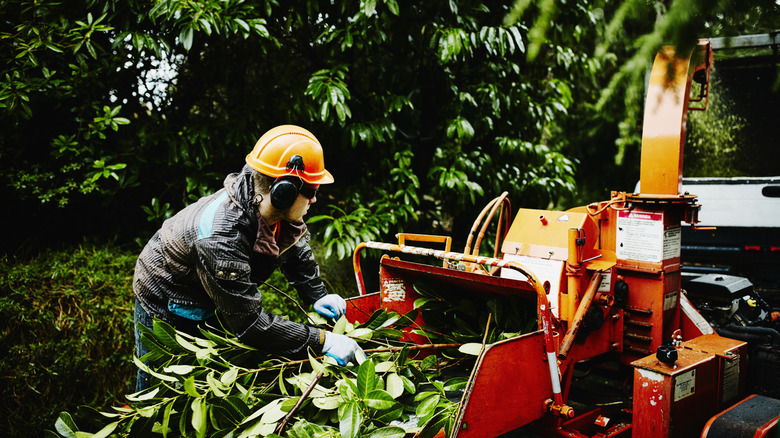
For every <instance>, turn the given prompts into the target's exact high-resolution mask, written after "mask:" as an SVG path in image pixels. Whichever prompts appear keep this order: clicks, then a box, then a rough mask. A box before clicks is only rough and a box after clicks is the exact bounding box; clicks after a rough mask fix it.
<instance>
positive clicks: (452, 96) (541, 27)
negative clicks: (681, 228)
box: [0, 0, 778, 257]
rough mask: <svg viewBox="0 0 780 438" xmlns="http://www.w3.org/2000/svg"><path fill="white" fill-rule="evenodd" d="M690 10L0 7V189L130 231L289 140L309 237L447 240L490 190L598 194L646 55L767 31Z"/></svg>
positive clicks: (367, 0)
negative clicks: (318, 168) (299, 131)
mask: <svg viewBox="0 0 780 438" xmlns="http://www.w3.org/2000/svg"><path fill="white" fill-rule="evenodd" d="M710 3H711V2H707V1H705V0H697V1H694V2H680V1H674V2H655V1H648V0H627V1H610V0H544V1H542V2H530V1H527V0H518V1H512V0H507V1H498V2H485V1H456V0H450V1H447V2H443V1H442V2H412V3H411V4H410V3H403V2H397V1H396V0H387V1H377V0H360V1H344V2H329V1H300V0H293V1H285V2H279V1H266V2H258V1H249V0H227V1H224V0H200V1H187V0H158V1H140V0H131V1H122V2H119V1H115V0H84V1H82V2H78V3H77V4H73V3H72V2H64V1H59V0H42V1H41V0H38V1H25V0H23V1H17V2H3V3H2V4H0V12H1V13H2V17H3V18H2V21H0V41H2V44H0V57H2V58H3V59H4V60H5V62H4V63H3V65H2V67H0V127H2V130H3V136H2V138H0V157H1V158H2V160H0V179H1V181H2V186H3V187H2V191H3V194H4V198H7V199H9V201H10V202H12V203H19V205H22V206H23V207H24V208H25V209H26V210H30V211H31V212H32V213H41V214H44V213H45V215H48V214H57V215H60V216H63V217H68V216H70V217H75V218H79V219H80V221H81V222H82V223H83V222H85V221H86V222H89V219H90V218H95V219H96V221H97V222H99V223H107V222H106V221H105V219H106V213H98V212H111V211H115V212H117V213H116V215H115V216H110V217H112V218H113V219H114V220H115V221H114V222H113V226H115V227H116V226H123V227H126V228H127V229H128V230H130V232H131V234H132V235H138V234H139V228H144V227H146V226H145V225H143V224H144V223H145V222H146V221H145V220H144V218H145V217H148V219H149V220H150V221H152V222H153V224H150V226H148V227H147V228H149V229H153V228H154V226H156V224H157V223H158V222H159V221H160V220H161V219H164V218H165V217H166V216H168V215H170V214H171V212H172V211H174V210H176V209H178V208H180V207H182V206H183V205H185V204H186V203H188V202H191V201H192V200H193V199H196V198H197V197H198V196H201V195H203V194H205V193H209V192H211V191H214V190H216V189H217V188H219V186H220V183H221V180H222V178H223V177H224V175H225V174H226V173H229V172H233V171H236V170H238V169H239V168H240V166H241V165H242V162H243V158H244V156H245V155H246V153H247V152H248V151H249V150H250V149H251V147H252V145H253V144H254V142H255V141H256V139H257V138H259V136H260V135H262V133H263V132H265V130H267V129H269V128H271V127H273V126H275V125H278V124H283V123H294V124H299V125H302V126H304V127H306V128H308V129H310V130H312V131H313V132H314V133H315V134H316V135H317V136H318V138H319V139H320V141H321V142H322V143H323V145H324V148H325V154H326V165H327V167H328V168H329V170H331V172H332V173H333V174H334V175H335V178H336V184H334V185H333V186H329V187H327V188H326V189H325V190H323V191H322V196H321V200H320V202H319V203H318V204H317V205H316V208H315V214H316V215H317V217H315V218H312V220H311V222H312V223H315V224H316V225H314V226H315V227H319V229H320V230H322V231H324V233H325V237H326V242H327V243H328V245H329V249H330V250H332V251H333V252H334V253H336V254H338V255H339V256H342V257H343V256H345V255H346V254H348V253H349V251H350V250H351V249H352V248H353V247H354V245H355V244H356V243H357V242H358V241H360V240H366V239H374V238H378V237H382V236H387V235H392V234H393V233H395V232H398V231H402V230H403V231H422V232H439V233H450V232H454V233H456V234H457V233H459V232H463V231H464V230H465V228H466V227H467V226H468V224H470V223H471V221H472V220H473V217H472V216H473V214H472V212H473V211H474V210H475V207H476V208H477V209H478V208H481V206H482V205H484V204H485V203H486V201H487V200H489V199H492V198H493V197H495V196H497V195H498V194H500V193H501V192H503V191H505V190H506V191H508V192H509V198H510V199H511V200H512V201H513V202H514V203H515V205H519V206H524V207H544V208H546V207H549V206H554V205H566V204H570V203H571V202H572V199H574V197H575V195H576V194H577V193H576V192H577V190H576V189H577V186H576V185H575V180H579V179H580V178H583V177H588V176H593V175H598V176H599V178H602V179H604V186H603V187H602V186H601V185H599V184H597V185H596V186H591V187H588V186H586V187H585V189H586V190H585V191H586V192H588V193H587V194H591V193H599V194H600V193H603V191H604V190H609V189H610V188H613V189H621V188H622V187H615V186H614V185H613V186H611V187H610V184H614V183H616V182H619V181H621V178H622V177H624V176H626V175H628V177H629V178H634V170H635V167H634V166H635V162H634V161H633V157H635V156H636V151H637V149H638V138H639V135H640V133H639V132H638V129H637V127H638V125H639V124H640V123H641V106H642V104H641V99H642V97H641V96H642V92H641V90H642V88H643V74H644V69H645V66H646V65H648V64H649V63H650V62H651V61H652V55H653V53H654V52H655V50H657V48H658V47H659V46H660V45H661V44H662V43H666V42H674V43H678V44H683V45H684V44H690V43H691V42H692V41H695V39H696V38H699V37H702V36H716V35H715V34H719V35H729V34H737V33H744V31H745V30H746V28H745V27H744V22H745V21H744V20H750V23H752V24H751V26H752V28H751V29H748V30H750V31H754V32H759V31H766V30H768V29H771V27H770V26H772V25H773V24H772V23H777V20H776V19H777V17H778V6H777V4H776V3H775V2H773V1H771V0H755V1H751V2H742V3H740V5H734V4H732V3H733V2H727V1H720V2H715V4H710ZM657 17H661V18H660V19H657ZM724 17H728V18H724ZM578 162H579V163H583V164H585V165H583V166H580V168H579V171H578V170H577V168H576V164H577V163H578ZM616 162H617V163H618V164H622V163H628V164H627V165H626V166H622V167H615V163H616ZM621 169H623V170H621ZM622 183H625V181H623V182H622ZM54 206H56V208H55V207H54ZM117 216H119V217H121V218H125V219H126V220H125V221H123V222H121V224H120V223H117V222H116V219H117Z"/></svg>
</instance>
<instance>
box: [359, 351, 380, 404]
mask: <svg viewBox="0 0 780 438" xmlns="http://www.w3.org/2000/svg"><path fill="white" fill-rule="evenodd" d="M375 379H376V371H375V366H374V362H372V361H370V360H367V361H365V362H363V363H362V364H361V365H360V368H358V374H357V391H356V395H357V396H358V397H360V398H366V396H367V395H368V393H369V392H371V391H372V390H373V389H374V382H375Z"/></svg>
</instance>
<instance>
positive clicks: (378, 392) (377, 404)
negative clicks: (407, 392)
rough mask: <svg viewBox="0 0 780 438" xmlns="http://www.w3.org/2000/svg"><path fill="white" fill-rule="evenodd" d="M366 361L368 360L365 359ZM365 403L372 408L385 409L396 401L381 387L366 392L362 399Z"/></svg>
mask: <svg viewBox="0 0 780 438" xmlns="http://www.w3.org/2000/svg"><path fill="white" fill-rule="evenodd" d="M366 362H368V361H366ZM363 401H364V402H365V403H366V405H367V406H368V407H370V408H372V409H379V410H385V409H390V408H392V407H393V406H395V404H396V401H395V399H393V396H391V395H390V394H388V393H387V391H384V390H382V389H375V390H373V391H371V392H370V393H368V395H366V397H365V398H364V399H363Z"/></svg>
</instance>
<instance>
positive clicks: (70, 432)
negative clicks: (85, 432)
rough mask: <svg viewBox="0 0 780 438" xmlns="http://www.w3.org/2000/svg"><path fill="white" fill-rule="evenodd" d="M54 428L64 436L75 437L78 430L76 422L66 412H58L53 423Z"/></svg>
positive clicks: (67, 437)
mask: <svg viewBox="0 0 780 438" xmlns="http://www.w3.org/2000/svg"><path fill="white" fill-rule="evenodd" d="M54 428H55V429H57V432H59V433H60V435H62V436H64V437H66V438H76V432H78V430H79V428H78V427H77V426H76V423H75V422H73V417H71V416H70V414H69V413H67V412H62V413H60V415H59V417H57V421H56V422H55V423H54Z"/></svg>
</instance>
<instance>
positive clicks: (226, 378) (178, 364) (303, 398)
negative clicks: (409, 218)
mask: <svg viewBox="0 0 780 438" xmlns="http://www.w3.org/2000/svg"><path fill="white" fill-rule="evenodd" d="M489 303H492V304H488V307H492V308H493V309H494V310H498V309H501V308H507V309H510V310H509V313H512V312H513V310H512V309H515V308H518V307H516V306H511V305H510V306H505V305H500V304H499V303H497V302H496V301H495V300H490V301H489ZM415 305H416V307H418V308H419V309H415V310H413V311H411V312H409V313H408V314H406V315H398V314H396V313H393V312H388V311H386V310H384V309H380V310H377V311H376V312H374V314H373V315H371V317H370V318H369V319H368V321H366V322H365V323H363V324H353V323H350V322H348V321H347V319H346V318H345V317H342V318H341V319H339V320H338V321H337V322H336V323H335V325H334V326H333V327H332V330H333V331H334V332H336V333H344V334H346V335H348V336H350V337H353V338H355V339H357V340H358V342H360V343H361V344H362V346H363V348H364V351H365V352H366V360H363V361H360V362H361V363H360V364H351V365H349V366H346V367H339V366H337V365H336V364H335V362H333V361H332V360H331V359H330V358H327V357H326V358H325V359H321V358H317V357H315V354H313V353H312V352H311V351H310V352H309V355H308V359H303V360H291V359H286V358H281V357H278V356H273V355H269V354H266V353H263V352H261V351H258V350H256V349H254V348H252V347H250V346H248V345H245V344H243V343H241V342H239V341H238V340H237V338H235V337H234V336H233V335H232V334H230V333H228V332H227V331H225V330H224V329H223V328H222V329H217V328H211V330H205V329H204V330H201V334H202V335H203V337H195V336H192V335H189V334H186V333H183V332H179V331H177V330H176V329H175V328H173V327H172V326H170V325H169V324H167V323H165V322H162V321H155V324H154V328H153V330H149V329H146V330H144V331H143V338H144V341H145V343H146V344H147V345H148V346H149V347H150V350H151V351H150V353H149V354H148V355H147V356H145V357H143V358H141V360H139V359H135V362H136V365H137V366H138V367H140V368H141V369H144V370H147V371H148V372H149V373H150V374H152V376H153V377H154V379H153V381H154V382H155V384H154V385H153V386H152V387H151V388H149V389H147V390H144V391H141V392H138V393H135V394H131V395H128V396H127V397H128V399H129V400H130V402H131V404H130V405H127V406H123V407H112V408H111V411H110V412H99V411H97V410H95V409H93V408H90V407H81V408H79V410H78V412H77V417H78V418H79V419H80V421H82V420H83V421H84V423H85V425H86V427H87V428H88V429H89V430H97V432H95V433H86V432H83V431H80V430H79V428H78V426H77V425H76V423H75V422H74V420H73V418H72V417H71V415H70V414H69V413H67V412H63V413H61V414H60V416H59V419H58V420H57V422H56V424H55V429H56V431H57V432H58V434H55V433H54V432H51V431H47V434H48V435H49V436H63V437H68V438H87V437H93V438H98V437H106V436H133V437H143V436H155V437H156V436H163V437H168V436H196V437H206V436H209V437H236V438H248V437H256V436H264V437H266V436H267V437H280V436H286V437H290V438H303V437H383V438H384V437H399V438H400V437H404V436H407V435H408V434H417V436H420V437H433V436H435V435H437V434H439V433H440V432H441V431H445V433H449V432H450V431H451V429H452V426H453V423H454V421H455V419H456V418H455V416H456V414H457V412H458V407H459V401H460V394H461V392H462V390H463V388H464V387H465V386H466V384H467V381H468V378H467V374H468V372H469V370H470V369H471V368H472V367H473V364H474V357H473V356H472V355H474V354H478V353H479V350H480V349H481V347H482V341H483V340H484V339H487V338H486V337H484V336H483V335H481V334H480V333H479V332H478V330H473V329H471V328H469V327H467V326H466V324H467V322H468V321H469V320H470V319H471V317H472V316H474V315H467V316H466V317H460V316H459V315H460V314H462V313H465V310H466V309H472V310H473V309H476V308H477V307H478V306H475V305H473V302H472V303H471V305H469V300H465V299H464V300H461V302H460V303H456V305H455V306H452V307H451V308H447V309H445V308H444V306H445V305H446V303H445V302H444V300H442V299H441V298H440V297H436V296H435V295H432V294H426V296H425V297H424V298H420V299H419V300H417V302H416V303H415ZM482 307H483V308H484V307H485V306H484V305H483V306H482ZM426 309H427V310H436V311H438V310H443V312H442V313H441V314H442V315H443V317H444V318H451V319H452V320H454V321H459V322H457V323H456V324H457V325H458V326H459V328H458V329H457V330H455V331H454V333H452V332H451V333H452V334H451V335H444V334H443V330H442V331H439V330H436V329H437V328H438V327H436V326H435V325H433V326H428V325H427V324H426V325H425V326H423V327H419V326H418V327H415V328H414V330H413V332H415V333H417V334H421V335H424V336H427V337H428V338H429V339H431V340H433V339H434V338H436V339H441V338H444V337H447V338H449V340H450V341H454V342H452V343H437V344H430V345H425V346H418V345H414V344H410V343H407V342H401V341H397V339H399V338H401V337H402V330H403V329H405V328H407V327H409V326H411V325H412V324H413V321H414V320H415V318H416V316H417V314H418V311H420V310H423V311H427V310H426ZM429 313H431V315H433V314H435V313H436V312H429ZM468 313H471V311H469V312H468ZM509 313H507V315H508V314H509ZM503 314H504V313H503V312H502V315H503ZM426 315H427V314H426ZM514 316H517V315H514ZM310 318H312V319H316V318H318V316H317V315H316V314H311V315H310ZM497 320H498V318H497ZM315 322H324V321H322V320H321V319H320V320H319V321H315ZM522 323H523V324H530V325H532V324H533V320H532V319H531V321H530V322H528V321H523V322H522ZM499 327H500V326H499ZM142 330H143V328H142ZM500 330H501V329H500V328H496V329H494V330H492V331H491V333H493V334H492V335H491V336H490V337H491V338H502V337H505V336H504V335H505V333H504V332H500ZM514 334H516V333H513V334H512V335H514ZM475 340H479V343H474V342H471V341H475ZM461 341H463V342H461ZM372 344H373V345H372ZM369 347H376V348H369ZM420 352H423V353H422V354H418V353H420ZM144 361H154V362H155V363H156V364H158V366H156V367H147V365H145V364H144Z"/></svg>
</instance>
